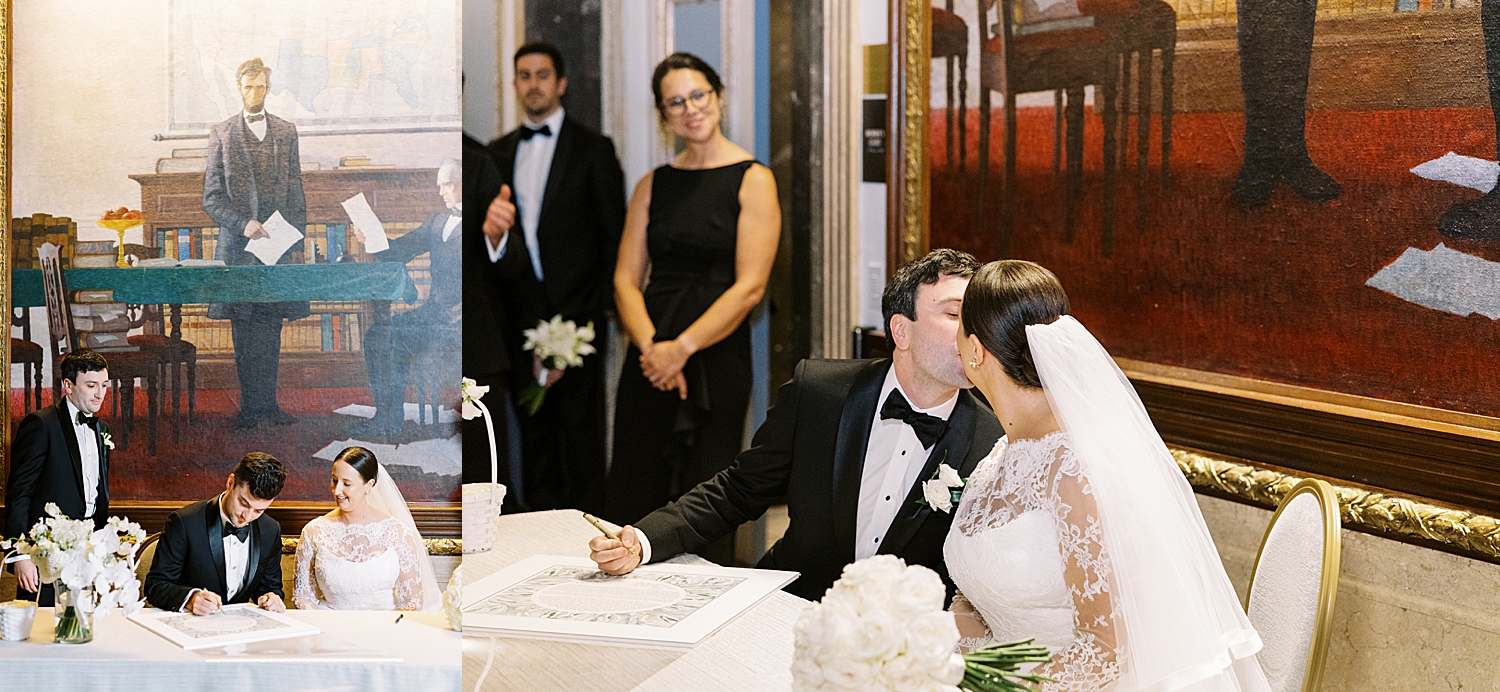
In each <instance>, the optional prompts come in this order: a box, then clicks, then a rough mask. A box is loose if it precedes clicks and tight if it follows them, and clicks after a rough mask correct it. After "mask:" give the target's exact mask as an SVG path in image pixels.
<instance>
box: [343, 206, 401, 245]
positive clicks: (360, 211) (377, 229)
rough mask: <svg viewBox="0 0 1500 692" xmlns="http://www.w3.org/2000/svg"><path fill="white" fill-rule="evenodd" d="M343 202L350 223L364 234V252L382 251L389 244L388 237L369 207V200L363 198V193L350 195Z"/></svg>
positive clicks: (373, 211)
mask: <svg viewBox="0 0 1500 692" xmlns="http://www.w3.org/2000/svg"><path fill="white" fill-rule="evenodd" d="M343 204H344V211H345V212H346V213H347V214H349V221H350V223H353V224H354V225H356V226H359V230H360V232H362V233H364V234H365V252H384V251H385V250H386V248H389V247H390V246H391V241H390V238H387V237H386V235H385V226H384V225H382V224H381V223H380V217H378V216H376V215H375V210H374V209H371V208H370V201H369V200H367V199H365V193H363V192H361V193H359V194H357V195H355V196H353V197H350V198H349V199H346V200H344V202H343Z"/></svg>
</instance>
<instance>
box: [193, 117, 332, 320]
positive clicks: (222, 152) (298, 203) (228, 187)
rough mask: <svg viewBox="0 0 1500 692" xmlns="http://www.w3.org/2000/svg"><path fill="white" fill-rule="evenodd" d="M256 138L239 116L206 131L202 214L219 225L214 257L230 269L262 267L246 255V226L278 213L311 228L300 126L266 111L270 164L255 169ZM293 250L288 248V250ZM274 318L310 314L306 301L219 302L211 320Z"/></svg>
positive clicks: (211, 308)
mask: <svg viewBox="0 0 1500 692" xmlns="http://www.w3.org/2000/svg"><path fill="white" fill-rule="evenodd" d="M254 138H255V135H254V134H252V133H251V132H250V129H249V127H248V126H246V125H245V119H244V117H243V116H242V115H241V114H239V113H235V114H234V115H233V116H231V117H230V118H228V119H226V120H224V121H223V122H220V123H217V124H215V125H214V126H213V127H212V128H211V129H210V130H209V131H208V167H207V168H206V169H204V172H203V211H204V213H206V214H208V216H209V218H211V219H213V220H214V223H216V224H218V226H219V245H218V247H217V248H216V249H215V250H214V259H218V260H223V261H224V263H225V264H228V265H259V264H260V260H259V259H257V258H256V257H255V255H252V254H250V253H249V252H246V251H245V244H246V243H247V242H249V240H248V239H247V238H245V224H246V223H249V222H250V221H252V220H254V221H259V222H261V223H264V222H265V221H266V219H269V218H271V215H272V214H274V213H276V212H278V211H279V212H281V217H282V218H284V219H286V221H287V223H290V224H291V225H293V226H296V227H297V230H299V231H304V232H305V231H306V228H307V198H306V196H305V195H304V194H303V191H302V155H301V153H300V152H299V150H298V147H297V126H296V125H293V124H292V123H290V122H288V121H286V120H283V119H281V118H278V117H276V116H274V115H271V114H270V113H266V138H265V140H263V141H261V142H259V145H260V146H268V147H270V149H271V150H270V152H269V160H270V162H271V163H270V165H269V166H257V165H255V158H254V156H253V155H252V154H251V151H250V145H251V141H250V140H252V139H254ZM288 252H290V250H288ZM251 313H254V314H255V315H270V316H279V317H285V318H287V319H291V320H295V319H301V318H303V317H306V316H308V315H309V314H311V313H310V312H308V304H307V302H306V301H293V302H283V303H216V304H214V305H211V306H209V313H208V314H209V317H212V318H214V319H234V318H237V317H242V316H243V317H249V316H251Z"/></svg>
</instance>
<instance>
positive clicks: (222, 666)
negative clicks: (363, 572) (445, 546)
mask: <svg viewBox="0 0 1500 692" xmlns="http://www.w3.org/2000/svg"><path fill="white" fill-rule="evenodd" d="M287 614H288V615H290V616H292V617H294V618H297V619H299V620H302V621H304V622H307V623H308V624H311V625H314V626H316V627H317V628H319V629H320V630H322V631H323V635H324V636H327V637H332V638H335V639H337V640H339V641H341V642H344V643H347V644H350V645H353V646H354V647H359V648H362V649H368V650H372V651H376V652H380V653H382V654H387V655H390V656H395V657H399V658H400V659H402V660H401V661H400V662H394V661H385V662H373V661H357V662H355V661H351V662H334V661H306V662H301V661H298V662H288V661H275V662H268V661H246V662H210V661H209V660H208V659H207V658H205V657H204V656H200V655H199V654H198V653H196V652H193V651H185V650H183V649H181V648H179V647H178V646H177V645H175V644H172V643H171V642H168V641H167V640H165V639H163V638H161V637H159V636H157V635H156V634H154V633H152V632H151V631H149V630H147V629H145V628H143V627H141V626H139V625H137V624H135V623H133V622H131V621H130V620H128V619H126V618H125V616H124V615H123V614H121V613H120V611H115V612H114V613H112V614H111V615H110V616H109V617H106V618H103V619H100V620H98V621H97V622H96V623H95V627H94V640H93V641H92V642H89V643H87V644H54V643H52V626H53V616H52V609H51V608H39V609H37V614H36V621H35V622H34V623H33V625H32V631H31V632H32V634H31V639H29V640H27V641H24V642H15V641H0V689H3V690H5V692H11V691H12V690H16V691H19V690H37V691H38V692H41V691H46V692H52V691H54V690H55V691H58V692H65V691H68V690H80V691H83V690H87V691H90V692H94V691H113V690H141V691H142V692H146V691H150V692H173V691H175V690H184V691H185V690H195V691H196V690H203V691H212V692H241V691H242V692H298V691H301V690H308V691H311V690H348V691H349V692H377V691H381V690H391V691H393V692H395V691H401V692H405V691H406V690H442V691H444V692H447V691H449V690H458V689H459V688H460V683H461V680H460V668H459V653H458V650H459V641H460V639H459V635H458V633H457V632H454V631H452V630H450V629H448V623H447V618H446V617H444V615H443V614H442V613H441V612H422V613H406V614H405V617H403V618H402V619H401V622H400V623H396V622H395V620H396V615H397V614H396V613H383V612H358V611H331V610H319V611H305V610H288V611H287Z"/></svg>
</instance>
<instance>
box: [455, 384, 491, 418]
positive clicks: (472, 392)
mask: <svg viewBox="0 0 1500 692" xmlns="http://www.w3.org/2000/svg"><path fill="white" fill-rule="evenodd" d="M459 391H460V392H462V393H463V399H464V400H463V403H462V404H461V405H460V412H461V415H463V417H464V420H473V419H475V418H478V417H479V416H480V415H482V414H481V412H480V410H479V407H478V406H475V405H474V404H475V402H478V401H479V400H480V399H483V398H484V395H486V394H489V393H490V387H489V385H484V386H482V387H481V386H480V385H479V383H478V382H475V381H474V379H473V378H471V377H465V378H464V380H463V384H461V385H459Z"/></svg>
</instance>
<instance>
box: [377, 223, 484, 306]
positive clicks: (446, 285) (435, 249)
mask: <svg viewBox="0 0 1500 692" xmlns="http://www.w3.org/2000/svg"><path fill="white" fill-rule="evenodd" d="M452 215H453V213H452V212H450V211H448V210H447V209H444V210H442V211H440V212H438V213H436V214H433V215H432V216H429V217H427V220H426V221H423V222H422V225H420V226H417V227H416V228H414V229H412V230H410V231H408V232H407V233H406V234H405V235H403V236H401V237H400V238H396V239H394V240H392V241H391V246H390V247H389V248H388V249H386V250H384V251H383V252H377V253H375V258H376V259H378V260H380V261H382V262H400V263H402V264H405V263H407V262H410V261H412V260H414V259H416V258H417V257H419V256H421V255H424V254H425V255H427V256H428V259H429V261H430V262H431V276H432V288H431V290H430V291H428V294H427V302H425V303H423V304H422V305H421V306H420V307H418V308H417V310H418V311H422V312H423V313H431V314H430V315H428V316H427V317H426V318H425V319H428V320H430V321H432V322H433V324H448V323H449V322H448V317H447V311H448V309H449V308H452V307H453V306H455V305H459V304H461V303H463V300H464V294H463V284H462V282H461V281H459V282H455V281H454V280H453V279H456V278H458V277H460V276H461V274H460V273H459V272H462V271H463V252H464V247H463V246H464V241H463V229H462V228H461V227H460V228H455V229H453V235H451V236H449V237H448V240H447V241H446V242H444V241H443V227H444V226H446V225H448V218H449V217H451V216H452Z"/></svg>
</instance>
